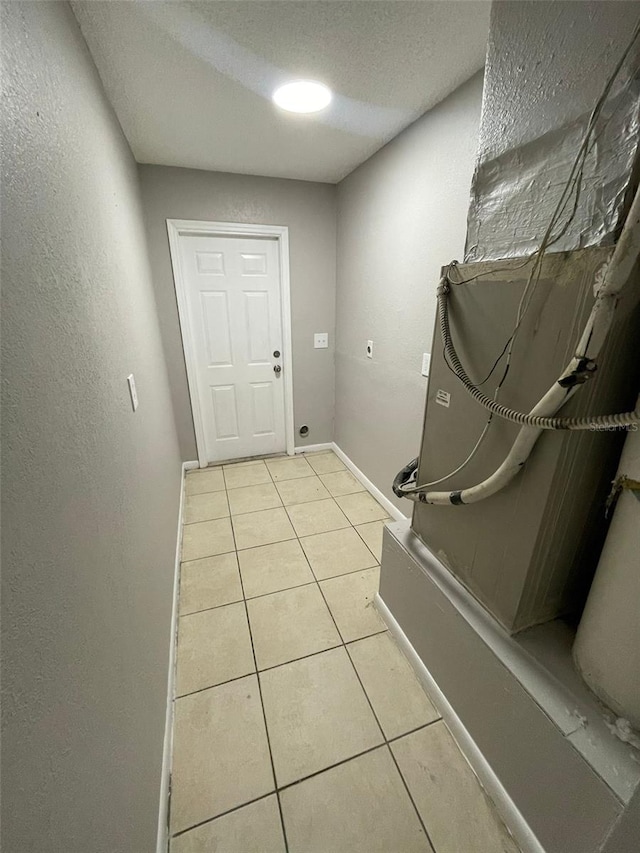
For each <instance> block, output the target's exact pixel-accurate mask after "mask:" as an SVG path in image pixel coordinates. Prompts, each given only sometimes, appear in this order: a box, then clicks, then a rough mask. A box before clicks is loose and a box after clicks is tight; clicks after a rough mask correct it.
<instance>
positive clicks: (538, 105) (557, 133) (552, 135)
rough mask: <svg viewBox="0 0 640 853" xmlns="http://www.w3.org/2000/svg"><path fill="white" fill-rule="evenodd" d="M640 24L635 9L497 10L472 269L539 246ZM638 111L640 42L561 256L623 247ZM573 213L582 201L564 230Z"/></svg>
mask: <svg viewBox="0 0 640 853" xmlns="http://www.w3.org/2000/svg"><path fill="white" fill-rule="evenodd" d="M638 20H640V5H639V4H638V3H637V2H615V3H613V2H608V0H598V2H594V1H593V0H589V2H581V3H575V2H571V0H569V1H568V2H567V0H552V2H548V1H547V0H544V2H541V0H517V2H513V0H508V2H499V3H493V5H492V9H491V27H490V31H489V44H488V49H487V67H486V72H485V91H484V102H483V105H482V119H481V122H480V141H479V149H478V164H477V169H476V173H475V175H474V180H473V190H472V199H471V205H470V208H469V231H468V234H467V260H470V261H474V260H483V259H496V258H506V257H514V256H517V255H523V254H526V253H527V252H529V251H532V250H533V249H535V248H537V247H538V245H539V243H540V238H541V236H542V234H544V231H545V229H546V227H547V225H548V222H549V219H550V217H551V215H552V213H553V211H554V209H555V207H556V205H557V203H558V199H559V197H560V194H561V192H562V190H563V188H564V184H565V183H566V181H567V179H568V177H569V174H570V171H571V168H572V165H573V162H574V159H575V156H576V154H577V152H578V150H579V148H580V145H581V142H582V139H583V137H584V134H585V129H586V126H587V123H588V120H589V117H590V115H591V111H592V109H593V107H594V105H595V103H596V101H597V99H598V98H599V97H600V95H601V93H602V91H603V89H604V86H605V83H606V82H607V80H608V79H609V77H610V75H611V74H612V72H613V70H614V68H615V67H616V64H617V62H618V61H619V59H620V57H621V55H622V53H623V51H624V50H625V48H626V47H627V45H628V44H629V41H630V39H631V36H632V33H633V30H634V27H635V26H636V24H637V23H638ZM639 103H640V45H638V43H636V45H635V48H634V50H633V51H632V53H631V54H630V56H629V57H628V59H627V61H626V64H625V65H624V66H623V68H622V70H621V72H620V74H619V76H618V77H617V78H616V82H615V84H614V85H613V88H612V89H611V92H610V95H609V101H608V102H607V105H606V106H605V108H604V111H603V113H602V116H601V119H600V120H599V122H598V123H597V124H596V128H595V136H596V137H597V142H596V144H595V145H594V147H593V149H592V151H591V153H590V156H589V157H588V158H587V162H586V165H585V170H584V180H583V184H582V192H581V196H580V199H579V203H578V205H577V210H576V215H575V218H574V221H573V224H572V225H571V226H570V227H569V228H568V229H567V231H566V233H565V234H564V236H563V237H562V238H561V239H560V240H558V241H557V242H556V243H555V245H554V249H553V250H554V251H561V250H562V251H564V250H567V249H579V248H583V247H585V246H598V245H612V244H613V243H614V242H615V236H616V230H617V229H618V228H619V227H621V225H622V222H623V221H624V218H625V211H626V208H627V206H628V203H629V202H630V198H629V197H628V190H629V173H630V172H631V170H632V168H633V164H634V161H635V159H636V157H637V151H638V141H639V139H640V112H639ZM572 205H573V197H572V198H571V199H570V203H569V205H568V207H567V216H565V217H564V219H563V220H562V223H564V220H565V219H566V218H567V217H568V212H569V211H570V210H571V209H572ZM559 230H560V229H559V228H558V229H557V230H556V231H555V232H554V233H556V234H557V233H558V231H559Z"/></svg>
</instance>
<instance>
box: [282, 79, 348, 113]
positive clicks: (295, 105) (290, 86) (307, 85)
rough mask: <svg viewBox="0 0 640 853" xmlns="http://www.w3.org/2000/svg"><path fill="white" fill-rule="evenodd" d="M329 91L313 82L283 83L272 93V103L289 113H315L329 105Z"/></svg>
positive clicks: (330, 96)
mask: <svg viewBox="0 0 640 853" xmlns="http://www.w3.org/2000/svg"><path fill="white" fill-rule="evenodd" d="M332 97H333V96H332V94H331V89H329V88H328V87H327V86H325V85H324V83H317V82H316V81H315V80H296V82H295V83H285V85H284V86H280V88H279V89H276V91H275V92H274V93H273V101H274V103H275V104H277V105H278V106H279V107H280V108H281V109H283V110H288V112H290V113H317V112H319V111H320V110H323V109H324V108H325V107H326V106H328V105H329V104H330V103H331V98H332Z"/></svg>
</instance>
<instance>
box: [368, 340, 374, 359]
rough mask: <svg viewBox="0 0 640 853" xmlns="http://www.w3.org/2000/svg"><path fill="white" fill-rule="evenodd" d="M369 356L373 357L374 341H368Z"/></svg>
mask: <svg viewBox="0 0 640 853" xmlns="http://www.w3.org/2000/svg"><path fill="white" fill-rule="evenodd" d="M367 358H373V341H367Z"/></svg>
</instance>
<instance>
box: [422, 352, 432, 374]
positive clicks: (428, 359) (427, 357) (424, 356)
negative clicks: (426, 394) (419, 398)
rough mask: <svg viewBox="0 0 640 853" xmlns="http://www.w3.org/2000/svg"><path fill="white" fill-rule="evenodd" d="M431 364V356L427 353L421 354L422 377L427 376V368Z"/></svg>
mask: <svg viewBox="0 0 640 853" xmlns="http://www.w3.org/2000/svg"><path fill="white" fill-rule="evenodd" d="M430 364H431V355H430V354H429V353H428V352H423V353H422V375H423V376H428V375H429V366H430Z"/></svg>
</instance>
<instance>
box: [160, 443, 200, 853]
mask: <svg viewBox="0 0 640 853" xmlns="http://www.w3.org/2000/svg"><path fill="white" fill-rule="evenodd" d="M199 467H200V466H199V463H198V461H197V460H195V461H190V462H183V463H182V474H181V476H180V503H179V505H178V533H177V536H176V555H175V562H174V569H173V601H172V604H171V636H170V640H169V672H168V675H167V710H166V714H165V722H164V742H163V746H162V774H161V778H160V807H159V810H158V835H157V839H156V853H167V851H168V849H169V786H170V783H171V754H172V752H173V694H174V692H175V678H176V642H177V633H178V591H179V589H180V553H181V549H182V520H183V514H184V480H185V474H186V472H187V471H191V470H193V469H194V468H199Z"/></svg>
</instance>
